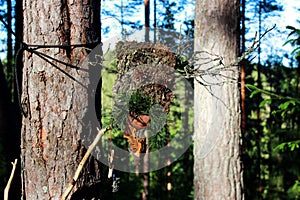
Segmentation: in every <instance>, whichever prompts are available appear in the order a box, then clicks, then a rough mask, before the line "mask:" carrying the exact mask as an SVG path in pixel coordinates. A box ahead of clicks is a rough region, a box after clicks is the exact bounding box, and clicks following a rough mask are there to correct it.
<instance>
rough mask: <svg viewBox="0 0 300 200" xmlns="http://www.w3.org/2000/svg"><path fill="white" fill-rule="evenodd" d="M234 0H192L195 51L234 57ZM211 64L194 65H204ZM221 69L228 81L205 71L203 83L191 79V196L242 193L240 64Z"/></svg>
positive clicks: (227, 58) (236, 29)
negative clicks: (192, 144)
mask: <svg viewBox="0 0 300 200" xmlns="http://www.w3.org/2000/svg"><path fill="white" fill-rule="evenodd" d="M211 5H213V6H211ZM238 5H239V2H238V1H231V0H223V1H208V0H207V1H203V0H202V1H200V0H198V1H197V2H196V15H195V52H196V54H197V52H199V53H198V54H199V58H200V59H201V56H202V55H201V51H203V50H204V51H208V52H209V53H211V54H213V55H219V56H221V57H223V58H224V64H225V65H228V64H230V63H233V62H234V61H236V60H237V57H238V38H239V37H238V32H239V26H238V24H239V21H238V13H239V6H238ZM209 53H208V56H206V58H207V57H208V59H209V57H210V54H209ZM202 58H203V59H204V57H202ZM213 64H214V63H211V65H210V66H208V67H206V66H205V65H201V63H199V62H198V64H197V62H196V64H195V65H196V69H199V70H204V71H205V70H206V68H209V67H211V66H212V65H213ZM197 65H198V66H197ZM199 67H200V68H199ZM205 67H206V68H205ZM221 73H223V75H224V76H226V77H231V79H230V80H231V81H230V80H227V81H226V80H225V81H224V82H219V81H217V78H216V79H214V78H212V77H206V78H207V79H208V80H207V82H210V83H211V84H210V85H209V86H206V87H205V86H204V84H209V83H207V82H204V81H203V79H197V81H195V82H194V85H195V96H194V102H195V108H194V109H195V122H194V129H195V130H194V134H195V135H194V141H195V142H194V156H195V159H194V176H195V178H194V186H195V194H194V199H243V177H242V168H241V159H240V106H239V99H240V98H239V97H240V96H239V88H238V82H237V78H238V68H235V67H234V68H231V69H230V71H226V72H221ZM201 81H203V82H201ZM216 81H217V82H216ZM200 83H202V85H201V84H200ZM210 149H211V151H210Z"/></svg>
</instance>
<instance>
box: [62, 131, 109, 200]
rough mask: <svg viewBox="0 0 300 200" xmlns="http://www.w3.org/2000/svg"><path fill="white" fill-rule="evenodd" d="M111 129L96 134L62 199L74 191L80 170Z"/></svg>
mask: <svg viewBox="0 0 300 200" xmlns="http://www.w3.org/2000/svg"><path fill="white" fill-rule="evenodd" d="M109 129H110V127H106V128H104V129H101V130H99V129H98V134H97V136H96V138H95V139H94V141H93V143H92V144H91V145H90V146H89V148H88V150H87V152H86V153H85V155H84V157H83V158H82V160H81V161H80V163H79V165H78V168H77V170H76V172H75V174H74V176H73V178H72V179H71V180H70V182H69V184H68V187H67V189H66V190H65V192H64V193H63V195H62V197H61V200H65V199H67V197H68V196H69V194H70V192H71V191H72V189H73V187H74V186H75V184H76V182H77V180H78V177H79V175H80V172H81V170H82V168H83V166H84V164H85V163H86V161H87V159H88V158H89V156H90V155H91V153H92V151H93V150H94V148H95V147H96V145H97V144H98V142H99V141H100V139H101V138H102V136H103V135H104V134H105V133H106V132H107V131H108V130H109Z"/></svg>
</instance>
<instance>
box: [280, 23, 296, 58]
mask: <svg viewBox="0 0 300 200" xmlns="http://www.w3.org/2000/svg"><path fill="white" fill-rule="evenodd" d="M286 28H287V29H289V30H291V32H290V34H289V35H288V37H290V36H293V35H296V38H292V39H289V40H287V41H286V42H285V43H284V44H283V45H287V44H291V45H292V46H296V48H295V49H294V50H293V51H292V53H291V54H292V55H295V58H297V57H299V56H300V29H297V28H295V27H293V26H287V27H286Z"/></svg>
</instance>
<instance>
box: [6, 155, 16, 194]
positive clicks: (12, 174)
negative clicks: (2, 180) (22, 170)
mask: <svg viewBox="0 0 300 200" xmlns="http://www.w3.org/2000/svg"><path fill="white" fill-rule="evenodd" d="M17 162H18V159H15V162H12V163H11V164H12V166H13V168H12V170H11V174H10V177H9V179H8V182H7V185H6V187H5V189H4V200H8V192H9V188H10V185H11V182H12V179H13V177H14V174H15V170H16V167H17Z"/></svg>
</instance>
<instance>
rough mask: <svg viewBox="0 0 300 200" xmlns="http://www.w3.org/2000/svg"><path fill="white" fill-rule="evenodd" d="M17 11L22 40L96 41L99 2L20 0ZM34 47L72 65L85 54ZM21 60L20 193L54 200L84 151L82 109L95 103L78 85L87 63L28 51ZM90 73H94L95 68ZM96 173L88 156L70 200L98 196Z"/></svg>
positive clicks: (94, 163)
mask: <svg viewBox="0 0 300 200" xmlns="http://www.w3.org/2000/svg"><path fill="white" fill-rule="evenodd" d="M23 11H24V37H23V41H24V42H25V43H27V44H39V45H70V44H71V45H73V44H86V43H92V42H95V43H99V42H100V1H97V0H85V1H78V0H74V1H66V0H52V1H42V0H35V1H33V0H24V2H23ZM37 51H39V52H42V53H44V54H46V55H48V56H51V57H54V58H56V59H58V60H60V61H63V62H66V63H70V64H72V65H75V66H77V65H78V64H79V63H80V61H82V60H84V59H85V57H86V56H87V54H88V52H87V49H86V48H83V47H77V48H73V47H65V48H41V49H37ZM23 62H24V65H23V82H22V99H21V102H22V108H23V112H24V115H23V119H22V124H23V126H22V133H21V170H22V188H23V190H22V197H23V198H24V199H25V198H26V199H30V200H35V199H36V200H40V199H59V198H60V197H61V195H62V193H63V192H64V191H65V189H66V187H67V185H68V183H69V181H70V180H71V178H72V177H73V175H74V172H75V170H76V169H77V167H78V164H79V162H80V160H81V159H82V157H83V155H84V153H85V151H86V150H85V149H86V148H85V147H84V146H83V144H82V142H81V138H80V134H81V133H82V132H83V130H85V129H86V128H87V125H86V124H84V118H85V117H86V116H85V115H86V110H87V107H88V106H89V107H90V106H95V105H88V104H89V101H87V100H88V98H89V97H90V94H88V90H87V88H86V87H84V85H89V83H88V82H89V81H90V78H89V77H90V76H91V74H90V73H89V70H90V66H88V65H82V66H81V65H80V69H74V68H70V67H67V66H66V65H63V64H61V63H58V62H56V61H54V62H53V64H54V65H55V67H54V66H53V65H51V64H49V62H46V61H45V60H43V59H42V58H40V57H38V56H37V54H35V53H31V52H29V51H25V52H24V56H23ZM58 68H59V69H60V70H58ZM61 70H63V71H64V72H65V73H67V74H68V75H69V76H66V74H64V73H63V72H62V71H61ZM94 73H96V74H99V76H100V69H99V70H98V71H97V72H94ZM95 89H96V88H95ZM100 173H101V166H100V163H99V162H97V161H96V160H95V159H94V158H90V159H89V162H88V164H87V165H86V166H85V168H84V169H83V171H82V173H81V176H80V178H79V180H78V181H77V183H76V185H75V187H74V189H73V191H72V193H71V195H70V199H93V198H96V199H99V198H100V197H101V188H102V187H100V186H99V184H100V183H101V176H100V175H101V174H100Z"/></svg>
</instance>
